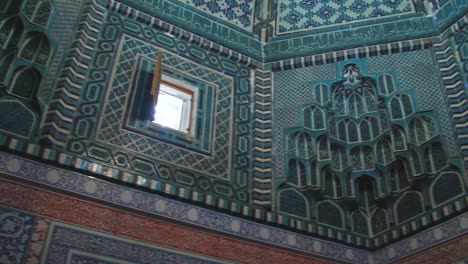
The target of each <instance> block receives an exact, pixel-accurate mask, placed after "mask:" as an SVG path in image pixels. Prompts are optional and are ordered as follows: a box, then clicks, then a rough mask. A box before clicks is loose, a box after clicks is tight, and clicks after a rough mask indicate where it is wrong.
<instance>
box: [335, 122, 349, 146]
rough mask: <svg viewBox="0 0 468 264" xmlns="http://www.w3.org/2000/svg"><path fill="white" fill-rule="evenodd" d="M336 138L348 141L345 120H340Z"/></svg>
mask: <svg viewBox="0 0 468 264" xmlns="http://www.w3.org/2000/svg"><path fill="white" fill-rule="evenodd" d="M337 127H338V129H337V138H338V139H339V140H342V141H348V132H347V128H346V120H340V121H339V122H338V125H337Z"/></svg>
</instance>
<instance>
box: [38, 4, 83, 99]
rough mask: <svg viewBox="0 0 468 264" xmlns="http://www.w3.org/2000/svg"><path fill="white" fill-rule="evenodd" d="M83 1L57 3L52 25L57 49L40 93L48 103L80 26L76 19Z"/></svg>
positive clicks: (51, 31) (51, 30) (39, 95)
mask: <svg viewBox="0 0 468 264" xmlns="http://www.w3.org/2000/svg"><path fill="white" fill-rule="evenodd" d="M83 2H86V1H83V0H77V1H73V2H70V1H68V0H57V1H55V9H56V16H55V18H54V23H52V24H50V26H49V27H50V35H51V36H52V37H53V38H54V40H55V41H57V44H58V45H57V49H56V50H55V54H54V56H53V59H52V60H51V61H50V62H49V64H48V67H47V73H46V74H45V76H44V79H43V81H42V84H41V87H40V90H39V91H38V94H37V95H38V97H39V98H40V99H41V100H42V101H43V102H47V103H48V101H47V100H48V99H49V97H50V93H51V91H52V89H53V88H54V82H55V78H56V76H57V74H58V71H60V70H62V69H63V68H61V66H62V65H61V63H62V58H63V55H64V53H65V52H67V51H69V48H70V46H71V44H72V41H73V39H74V38H73V36H74V33H75V28H76V26H77V24H78V20H77V19H76V17H78V16H79V13H80V12H81V11H82V8H83Z"/></svg>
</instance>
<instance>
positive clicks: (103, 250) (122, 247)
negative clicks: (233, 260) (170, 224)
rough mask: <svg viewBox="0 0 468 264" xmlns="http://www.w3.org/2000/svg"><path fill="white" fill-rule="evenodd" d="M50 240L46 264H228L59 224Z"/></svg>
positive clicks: (55, 224)
mask: <svg viewBox="0 0 468 264" xmlns="http://www.w3.org/2000/svg"><path fill="white" fill-rule="evenodd" d="M49 237H50V240H49V241H48V247H47V249H46V252H45V253H44V257H43V260H42V262H43V263H50V264H53V263H57V264H59V263H90V264H91V263H106V264H107V263H158V264H163V263H168V264H169V263H190V264H192V263H193V264H195V263H200V264H201V263H228V262H227V261H222V260H217V259H213V258H208V257H205V256H200V255H196V254H192V253H188V252H183V251H179V250H174V249H170V248H164V247H159V246H156V245H150V244H147V243H141V242H138V241H133V240H130V239H126V238H122V237H117V236H112V235H108V234H104V233H101V232H96V231H91V230H86V229H82V228H79V227H75V226H71V225H65V224H59V223H55V222H54V223H52V225H51V229H50V233H49Z"/></svg>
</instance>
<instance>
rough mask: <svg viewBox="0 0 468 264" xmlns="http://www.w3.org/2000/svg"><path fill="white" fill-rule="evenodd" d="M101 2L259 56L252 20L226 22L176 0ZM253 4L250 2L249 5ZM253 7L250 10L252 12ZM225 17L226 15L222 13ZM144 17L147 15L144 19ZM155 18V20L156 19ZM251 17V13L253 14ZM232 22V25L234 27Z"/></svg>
mask: <svg viewBox="0 0 468 264" xmlns="http://www.w3.org/2000/svg"><path fill="white" fill-rule="evenodd" d="M99 2H100V4H101V5H103V6H106V7H110V8H111V9H113V10H118V11H119V12H121V13H122V14H125V15H128V16H131V17H138V18H139V17H141V18H142V19H143V20H142V21H144V20H146V19H148V20H149V21H146V22H151V23H152V24H153V23H154V24H155V25H156V26H158V25H159V26H162V24H168V23H170V24H171V27H175V26H174V25H176V27H180V28H183V29H184V31H185V30H187V31H188V32H190V33H191V34H193V35H196V36H197V38H200V37H202V38H206V39H209V40H211V41H214V42H215V43H217V44H218V45H222V46H225V47H228V48H231V49H234V50H236V51H237V52H239V53H242V54H244V55H246V56H249V57H251V58H253V59H255V60H261V59H262V46H261V43H260V42H259V41H258V39H257V37H255V35H254V34H252V33H250V32H249V31H251V30H252V29H251V28H252V27H253V21H251V22H249V25H248V27H247V30H244V29H241V28H240V27H238V26H237V25H235V23H234V24H232V23H230V22H227V21H226V20H225V19H213V18H214V17H212V16H211V15H207V14H206V12H202V11H200V10H198V9H196V8H195V7H193V6H190V5H188V4H183V3H179V2H176V1H169V0H161V1H157V2H154V3H153V2H148V1H139V2H138V3H137V2H136V1H130V0H99ZM252 5H253V4H252ZM253 12H254V10H252V13H253ZM223 16H225V17H226V15H223ZM146 17H147V18H146ZM155 17H157V18H158V19H155ZM252 19H253V16H252ZM233 25H234V26H233Z"/></svg>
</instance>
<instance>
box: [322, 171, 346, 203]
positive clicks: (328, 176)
mask: <svg viewBox="0 0 468 264" xmlns="http://www.w3.org/2000/svg"><path fill="white" fill-rule="evenodd" d="M324 174H325V176H324V181H325V184H324V186H325V195H326V196H329V197H333V198H339V197H341V196H342V194H343V192H342V186H341V180H340V177H338V176H337V175H336V174H334V173H333V172H332V171H330V170H325V171H324Z"/></svg>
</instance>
